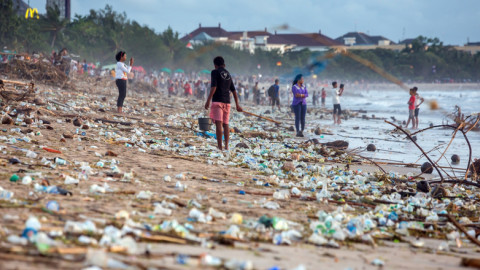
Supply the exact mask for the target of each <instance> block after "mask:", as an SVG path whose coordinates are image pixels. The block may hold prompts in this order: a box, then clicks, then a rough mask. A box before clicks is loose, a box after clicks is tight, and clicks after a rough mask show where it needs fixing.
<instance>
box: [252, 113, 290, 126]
mask: <svg viewBox="0 0 480 270" xmlns="http://www.w3.org/2000/svg"><path fill="white" fill-rule="evenodd" d="M243 113H245V114H248V115H251V116H256V117H258V118H262V119H265V120H267V121H270V122H273V123H275V124H279V125H280V124H282V123H280V122H278V121H275V120H273V119H270V118H268V117H264V116H261V115H258V114H254V113H251V112H246V111H243Z"/></svg>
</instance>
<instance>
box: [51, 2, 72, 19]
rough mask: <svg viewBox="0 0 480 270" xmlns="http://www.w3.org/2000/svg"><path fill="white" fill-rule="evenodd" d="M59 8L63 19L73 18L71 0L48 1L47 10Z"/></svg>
mask: <svg viewBox="0 0 480 270" xmlns="http://www.w3.org/2000/svg"><path fill="white" fill-rule="evenodd" d="M55 6H57V7H58V9H59V10H60V18H61V19H64V18H66V19H68V20H70V18H71V7H72V6H71V3H70V0H47V6H46V7H47V8H49V7H50V8H55Z"/></svg>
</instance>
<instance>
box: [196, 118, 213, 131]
mask: <svg viewBox="0 0 480 270" xmlns="http://www.w3.org/2000/svg"><path fill="white" fill-rule="evenodd" d="M211 124H212V120H211V119H210V118H198V128H199V129H200V130H202V131H207V130H210V125H211Z"/></svg>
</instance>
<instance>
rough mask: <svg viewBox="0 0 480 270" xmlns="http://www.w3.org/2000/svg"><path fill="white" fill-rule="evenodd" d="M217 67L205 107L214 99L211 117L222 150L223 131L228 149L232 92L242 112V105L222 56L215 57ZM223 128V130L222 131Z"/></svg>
mask: <svg viewBox="0 0 480 270" xmlns="http://www.w3.org/2000/svg"><path fill="white" fill-rule="evenodd" d="M213 64H214V66H215V69H214V70H212V75H211V76H212V79H211V81H212V82H211V90H210V95H209V96H208V98H207V102H206V103H205V109H206V110H208V109H209V108H210V101H212V108H211V110H210V118H211V119H212V120H213V121H214V123H215V126H216V135H217V143H218V149H220V151H221V150H222V133H223V135H224V137H225V150H227V151H228V141H229V139H230V138H229V136H230V130H229V127H228V121H229V118H230V92H232V94H233V98H234V99H235V105H236V106H237V111H239V112H242V111H243V110H242V107H240V104H239V102H238V96H237V92H236V91H235V86H234V84H233V81H232V76H230V73H229V72H228V70H226V69H225V60H224V59H223V57H221V56H217V57H215V59H213ZM222 128H223V132H222Z"/></svg>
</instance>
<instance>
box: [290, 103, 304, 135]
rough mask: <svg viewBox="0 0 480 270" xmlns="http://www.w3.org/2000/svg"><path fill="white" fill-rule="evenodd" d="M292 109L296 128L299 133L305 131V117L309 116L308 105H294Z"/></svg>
mask: <svg viewBox="0 0 480 270" xmlns="http://www.w3.org/2000/svg"><path fill="white" fill-rule="evenodd" d="M292 108H293V113H295V128H296V130H297V132H298V131H303V130H304V129H305V116H306V115H307V105H303V104H302V103H298V104H297V105H293V106H292ZM300 126H301V129H300Z"/></svg>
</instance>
